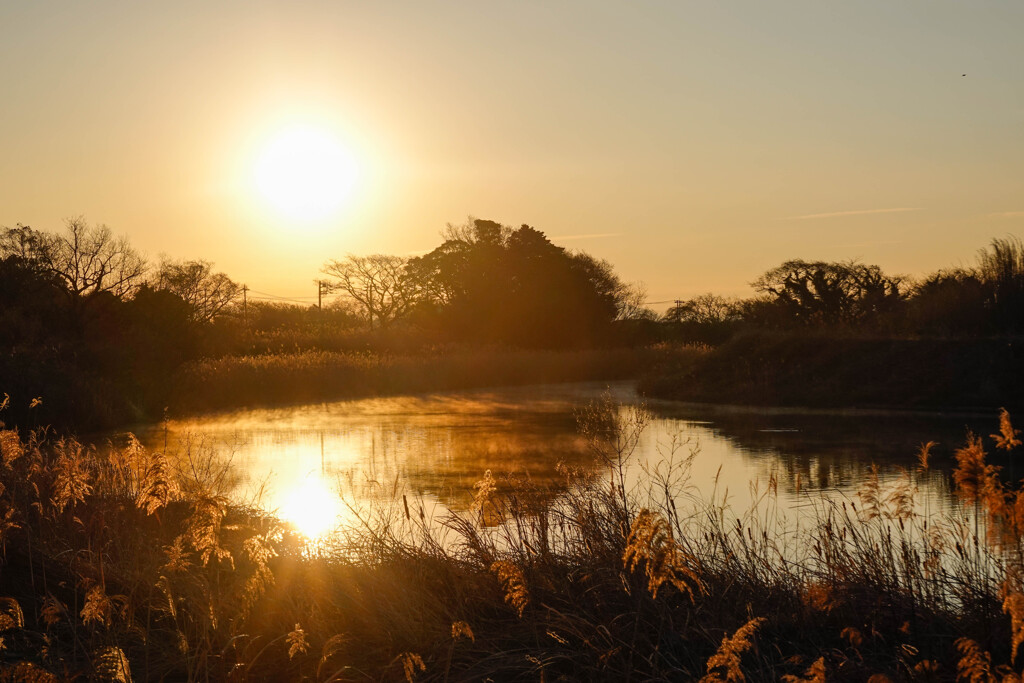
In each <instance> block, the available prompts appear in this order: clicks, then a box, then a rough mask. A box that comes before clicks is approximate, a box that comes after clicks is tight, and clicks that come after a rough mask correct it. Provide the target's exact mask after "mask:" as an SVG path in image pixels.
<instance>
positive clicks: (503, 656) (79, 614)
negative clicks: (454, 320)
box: [0, 401, 1024, 681]
mask: <svg viewBox="0 0 1024 683" xmlns="http://www.w3.org/2000/svg"><path fill="white" fill-rule="evenodd" d="M646 420H647V416H646V414H645V412H644V411H643V409H629V410H626V409H622V408H620V407H618V406H615V405H614V404H613V403H611V402H610V401H606V402H603V403H601V404H597V405H594V406H592V407H591V408H590V409H589V410H588V411H586V412H585V413H584V414H583V415H581V420H580V421H581V424H582V425H583V426H584V428H585V429H584V432H585V434H584V435H585V436H586V438H587V440H588V443H590V444H591V447H592V449H593V452H594V456H595V458H596V459H597V461H598V462H599V463H602V464H603V467H598V468H596V469H587V470H574V469H572V468H568V467H562V468H561V473H562V476H563V477H564V487H563V488H562V489H561V492H560V493H559V494H558V495H557V496H556V502H555V503H554V504H551V503H550V500H551V499H552V496H551V492H550V491H545V490H542V489H541V488H540V487H539V486H538V485H536V484H535V483H533V482H532V481H531V480H530V479H529V477H528V476H525V475H516V476H503V475H499V476H494V475H491V476H489V477H484V478H483V479H482V483H481V485H480V486H479V487H478V488H477V496H476V499H475V501H474V504H473V505H472V506H471V507H469V508H468V509H466V510H463V511H454V512H451V513H446V514H445V515H444V516H441V517H432V513H431V512H430V508H429V507H428V506H427V505H426V504H425V502H423V501H421V500H418V499H416V498H415V497H410V496H409V495H403V492H401V491H400V490H397V489H396V490H393V491H392V492H391V495H389V496H387V497H384V498H382V499H380V500H378V501H376V502H374V503H372V504H367V505H366V506H359V507H357V506H355V505H353V506H352V509H351V510H350V514H349V515H348V516H347V519H348V520H349V521H348V522H347V523H346V526H345V527H344V528H343V529H341V530H340V533H338V534H337V535H335V536H333V537H332V539H331V540H330V541H329V542H325V543H323V544H321V545H318V546H316V547H315V548H311V547H309V546H307V545H306V544H305V543H304V542H303V541H302V539H301V538H300V537H298V536H297V535H296V534H294V533H293V532H291V531H289V530H288V529H287V528H286V527H284V526H282V525H281V524H280V523H279V522H278V521H277V520H275V519H273V518H271V517H269V516H268V515H266V514H265V513H262V512H261V511H260V510H259V509H257V508H255V507H253V506H247V505H242V504H239V503H238V502H237V501H234V500H232V499H231V497H230V496H229V495H228V490H229V488H230V479H229V476H228V473H227V470H226V467H227V466H226V465H225V464H224V463H220V462H218V461H217V460H216V459H215V458H214V457H213V455H212V454H211V453H210V452H209V451H208V450H206V449H204V448H203V447H202V445H201V444H196V443H193V444H190V445H189V446H188V447H187V448H186V450H185V451H184V452H182V453H180V454H177V455H176V456H175V457H171V454H163V453H159V452H151V451H147V450H146V449H143V448H142V447H141V446H139V444H138V443H137V442H136V441H134V440H133V439H128V440H126V441H125V442H124V443H121V444H117V445H116V446H115V447H113V448H110V449H94V448H91V447H88V446H86V445H84V444H81V443H80V442H78V441H76V440H74V439H71V438H67V437H63V438H59V437H57V436H56V435H54V434H52V433H50V432H49V431H47V430H37V431H35V432H31V433H28V434H20V433H17V432H15V431H13V430H0V553H2V555H0V557H2V560H0V587H2V588H0V592H2V593H3V595H0V598H2V599H0V638H2V639H3V640H2V641H0V667H2V668H0V675H2V676H4V677H6V678H12V679H17V678H15V677H18V676H21V677H22V678H25V679H28V680H57V679H58V678H69V677H75V676H79V677H89V678H91V679H93V680H136V681H140V680H189V681H209V680H235V681H249V680H252V681H256V680H316V681H338V680H366V679H371V680H378V679H383V680H485V679H488V678H490V679H492V680H513V679H542V680H616V681H617V680H698V679H702V680H705V681H744V680H751V681H754V680H757V681H760V680H780V679H784V680H788V681H824V680H838V681H865V680H874V681H884V680H891V681H896V680H1001V681H1008V680H1019V673H1020V671H1021V667H1022V665H1024V662H1021V661H1020V649H1021V645H1022V644H1024V552H1022V549H1024V545H1022V541H1021V539H1022V530H1024V525H1022V521H1024V514H1022V513H1021V511H1022V510H1024V496H1022V495H1021V494H1020V491H1019V489H1018V488H1017V487H1016V485H1015V482H1007V481H1004V480H1003V479H1001V478H1000V471H999V469H998V468H997V467H995V466H993V465H992V464H991V463H989V462H988V456H989V454H988V453H987V452H986V446H987V445H988V444H993V446H994V447H995V448H997V449H1000V450H1003V451H1006V452H1008V453H1010V454H1011V455H1012V454H1015V453H1017V452H1018V451H1019V449H1020V446H1021V444H1020V439H1019V438H1018V432H1017V430H1015V429H1014V428H1013V425H1012V422H1011V418H1010V416H1009V415H1008V414H1006V413H1003V414H1002V415H1001V417H1000V422H999V428H998V431H996V432H995V433H994V434H993V436H992V437H988V438H987V439H986V438H983V437H969V438H968V439H967V442H966V444H965V445H964V447H963V448H962V449H961V450H960V452H958V463H957V468H956V470H955V472H954V476H953V480H954V484H955V490H956V492H957V495H958V496H959V498H960V500H961V501H962V503H961V507H960V508H959V511H958V512H956V513H933V512H931V511H930V510H929V509H928V506H927V505H926V504H925V501H922V500H921V499H920V494H919V492H918V490H917V486H918V483H919V481H920V477H922V476H926V475H927V474H928V472H927V468H929V467H931V466H932V464H931V463H930V462H929V458H928V456H929V453H930V447H929V446H927V445H925V446H924V447H922V453H921V469H920V470H919V471H915V472H906V473H904V474H903V475H902V476H900V477H897V478H895V479H893V478H887V477H883V476H881V475H880V474H879V473H878V471H877V470H874V471H872V473H871V474H870V475H869V476H868V478H867V479H866V480H865V482H863V485H862V487H861V490H860V492H859V494H858V495H857V496H856V497H853V498H850V499H847V500H845V501H840V502H829V501H827V500H824V499H812V498H810V497H809V496H808V494H806V492H804V493H801V494H800V495H803V496H805V497H807V500H806V505H807V506H808V508H807V509H811V510H813V514H806V515H805V516H803V517H801V518H800V519H799V521H798V524H796V525H794V524H792V521H793V520H791V519H790V520H787V519H785V518H784V517H785V515H784V512H783V511H782V510H780V501H779V496H780V494H779V489H780V487H783V488H784V487H786V486H787V485H790V486H792V485H793V484H794V482H780V481H778V480H777V479H774V478H773V479H771V480H769V482H768V483H767V486H762V487H757V488H756V489H755V490H754V493H755V498H756V500H757V501H758V502H757V505H756V506H755V507H754V509H752V510H751V511H750V512H747V513H744V514H735V513H733V512H732V511H731V509H730V508H729V506H728V504H727V502H726V501H725V499H724V496H723V495H722V494H721V493H720V492H717V491H715V492H710V493H709V492H696V491H693V489H692V488H689V487H688V485H687V478H686V477H687V472H688V465H689V463H690V462H691V461H692V458H694V457H699V455H697V449H696V448H695V446H694V445H693V444H688V443H686V442H682V441H677V442H675V443H671V444H667V445H666V448H665V453H664V461H663V462H662V463H659V464H658V465H657V466H654V467H651V468H649V469H648V470H647V471H646V472H645V473H644V474H643V476H640V477H633V476H632V473H630V472H629V470H630V468H633V467H636V466H635V465H634V464H633V463H632V462H631V459H630V454H631V450H632V449H633V448H635V446H636V443H637V440H638V438H639V434H640V433H641V432H642V430H643V427H644V425H645V424H646ZM634 482H639V483H634ZM32 677H35V678H34V679H33V678H32Z"/></svg>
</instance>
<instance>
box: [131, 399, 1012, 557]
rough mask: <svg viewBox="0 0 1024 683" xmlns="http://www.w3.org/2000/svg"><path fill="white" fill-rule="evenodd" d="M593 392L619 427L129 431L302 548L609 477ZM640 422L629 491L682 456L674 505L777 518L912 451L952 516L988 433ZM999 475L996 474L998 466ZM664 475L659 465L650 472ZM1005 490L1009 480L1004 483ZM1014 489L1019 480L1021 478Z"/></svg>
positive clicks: (349, 415)
mask: <svg viewBox="0 0 1024 683" xmlns="http://www.w3.org/2000/svg"><path fill="white" fill-rule="evenodd" d="M605 390H610V391H611V393H612V396H613V397H614V398H615V400H617V401H618V402H619V403H621V404H622V408H621V411H622V412H623V413H624V414H625V413H627V412H628V411H629V408H630V406H635V405H637V404H639V403H640V402H641V399H640V398H639V397H638V396H637V395H636V393H635V391H634V389H633V386H632V385H631V384H628V383H620V384H614V385H612V386H611V387H607V385H604V384H571V385H543V386H530V387H516V388H502V389H493V390H482V391H471V392H459V393H446V394H431V395H422V396H411V397H392V398H376V399H365V400H358V401H340V402H335V403H323V404H313V405H305V406H298V407H289V408H272V409H253V410H242V411H237V412H231V413H223V414H217V415H213V416H206V417H197V418H189V419H184V420H175V421H171V422H169V423H168V424H166V425H161V426H153V427H147V428H145V429H142V430H139V433H138V436H139V439H140V440H141V441H142V443H143V444H144V445H146V446H147V447H149V448H152V449H157V450H165V451H166V452H169V453H177V454H178V456H179V457H186V454H188V453H191V456H192V457H193V458H195V459H199V460H202V459H203V458H206V457H211V456H212V457H215V458H216V459H218V460H223V461H227V462H229V471H230V473H231V477H232V480H231V486H232V490H233V493H234V495H235V496H237V497H238V498H240V499H246V500H251V501H255V502H257V503H258V504H259V505H261V506H263V507H265V508H267V509H268V510H273V511H276V512H277V513H278V514H279V515H281V516H282V517H284V518H285V519H287V520H289V521H290V522H292V523H294V524H295V525H297V526H298V527H299V528H300V529H302V530H303V531H305V532H306V533H307V534H308V535H310V536H313V537H315V536H317V535H318V534H322V533H324V532H325V531H326V530H328V529H329V528H332V527H333V526H334V524H335V523H336V522H337V521H338V519H339V516H341V517H343V516H344V515H345V514H346V510H347V509H349V506H350V505H352V504H355V505H358V504H360V503H363V502H365V501H367V500H370V499H372V498H374V497H377V496H384V497H392V496H394V495H395V494H396V493H397V494H398V497H399V498H400V497H401V495H402V494H406V495H407V496H409V497H410V498H411V499H413V500H415V501H416V504H417V505H420V504H422V505H424V506H425V507H426V508H428V509H429V510H430V511H431V514H435V515H436V514H437V513H438V511H443V510H444V509H446V508H447V509H455V510H463V509H465V508H467V507H468V506H469V504H470V502H471V501H472V498H473V493H474V489H473V484H474V483H476V482H477V481H479V480H480V479H481V477H482V476H483V475H484V473H485V471H487V470H491V472H492V473H493V474H494V476H495V477H496V478H497V479H498V480H499V482H500V481H501V480H502V475H504V474H506V473H517V474H519V475H525V474H528V476H529V477H530V479H531V480H532V482H533V483H534V484H537V485H539V486H541V487H546V488H547V489H548V490H549V492H550V495H551V496H552V498H554V497H557V495H558V493H559V491H560V487H562V486H564V478H563V477H562V476H561V475H560V474H559V473H558V471H557V469H556V466H557V464H558V463H559V462H564V463H566V464H568V465H573V466H578V467H582V468H587V469H591V470H594V471H600V470H602V469H606V468H607V465H606V464H605V463H603V462H601V461H600V460H596V459H595V457H594V453H593V450H592V449H591V448H590V447H589V446H588V443H587V441H586V440H585V439H583V438H581V437H580V436H579V434H578V432H577V426H576V412H577V411H578V410H580V409H581V408H583V407H585V406H586V405H587V404H588V403H590V402H593V401H596V400H598V399H600V397H601V394H602V392H603V391H605ZM647 407H648V409H649V410H650V411H651V413H652V415H653V419H652V420H651V422H650V424H649V425H648V427H647V428H646V430H645V431H644V433H643V435H642V438H641V440H640V443H639V445H638V447H637V449H636V451H635V452H634V453H633V454H632V455H631V457H630V459H629V461H628V463H627V464H628V467H629V481H630V485H631V486H637V487H642V486H644V483H643V482H645V481H646V480H647V479H646V475H645V470H647V471H650V470H651V469H653V468H655V467H657V466H658V463H664V462H665V461H666V459H667V458H669V457H672V454H673V451H674V453H675V456H674V457H675V459H676V461H680V460H682V459H683V458H684V457H686V456H688V455H690V454H691V453H696V455H695V457H694V458H693V460H692V464H691V466H690V470H689V476H688V478H687V480H686V482H685V486H684V485H683V484H682V483H679V484H677V485H678V486H679V487H680V490H679V491H678V493H679V494H683V493H685V494H686V495H687V496H689V497H691V498H703V499H711V498H713V499H714V500H715V501H717V502H719V503H722V502H726V503H727V504H728V506H729V508H730V510H731V511H732V513H734V514H743V513H744V512H745V511H746V510H747V509H748V508H750V506H751V501H752V500H754V499H755V498H757V497H758V496H759V495H760V494H761V493H763V492H764V491H765V490H766V488H767V487H768V486H769V482H772V481H774V482H775V483H776V485H777V486H776V488H777V491H778V501H779V507H781V508H782V509H784V510H798V509H800V508H802V507H806V506H807V505H808V503H809V501H810V500H812V499H815V498H816V499H818V500H820V499H821V497H822V496H826V497H829V498H832V499H842V498H853V499H854V500H856V499H855V494H856V491H857V489H858V488H859V486H860V484H861V482H862V481H863V478H864V476H865V474H866V472H867V471H868V468H869V467H870V466H871V464H872V463H875V464H877V465H878V467H879V472H880V475H881V478H882V481H883V483H887V484H891V483H892V482H894V481H895V480H896V479H897V478H898V477H899V476H901V470H902V469H906V470H910V471H912V470H913V469H914V467H915V466H916V464H917V461H916V453H917V450H918V447H919V445H920V444H921V443H922V442H925V441H937V442H939V445H938V446H937V447H936V448H935V449H934V453H935V455H934V458H933V467H934V469H933V470H932V471H931V472H930V473H927V474H926V475H924V476H915V478H914V480H915V483H916V485H917V487H918V489H919V492H920V494H921V495H920V496H919V500H921V501H927V504H928V505H930V506H931V508H932V510H936V509H944V508H950V509H951V508H952V506H955V504H956V503H955V501H954V499H953V497H952V496H951V493H950V484H949V473H948V471H949V465H950V463H951V462H952V453H953V450H954V449H955V448H956V447H958V446H959V445H962V443H963V442H964V436H965V434H966V431H967V430H968V429H973V430H974V431H975V432H977V433H979V434H989V433H991V432H993V431H996V428H997V427H998V419H997V416H996V415H991V416H988V415H943V414H902V413H900V414H898V413H882V412H876V413H865V412H848V413H823V412H814V411H807V410H764V409H761V410H755V409H739V408H723V407H714V406H701V405H693V404H681V403H675V402H663V401H650V402H648V403H647ZM997 464H998V463H997ZM662 467H664V465H662ZM1007 474H1009V470H1008V469H1007ZM1021 474H1024V472H1021Z"/></svg>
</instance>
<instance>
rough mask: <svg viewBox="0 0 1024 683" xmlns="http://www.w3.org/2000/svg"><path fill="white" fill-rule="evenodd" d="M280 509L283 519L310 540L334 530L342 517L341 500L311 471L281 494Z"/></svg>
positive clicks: (315, 539) (319, 537)
mask: <svg viewBox="0 0 1024 683" xmlns="http://www.w3.org/2000/svg"><path fill="white" fill-rule="evenodd" d="M281 497H282V499H283V502H282V504H281V506H280V508H279V514H280V516H281V518H282V519H284V520H285V521H286V522H289V523H290V524H292V525H293V526H294V527H295V528H296V529H297V530H298V531H299V532H300V533H302V535H304V536H305V537H306V538H307V539H309V540H310V541H317V540H320V539H321V538H323V537H324V536H326V535H327V534H329V533H330V532H331V531H333V530H334V529H335V528H336V527H337V525H338V522H339V518H340V516H341V500H340V499H339V498H338V494H337V493H336V492H335V491H333V490H332V488H331V486H330V484H328V482H327V481H325V480H324V479H323V478H322V477H321V476H320V475H319V474H317V473H316V472H310V473H309V474H307V475H306V476H305V477H304V478H302V479H299V480H298V481H296V482H295V485H294V486H293V487H291V488H290V489H289V490H287V491H282V496H281Z"/></svg>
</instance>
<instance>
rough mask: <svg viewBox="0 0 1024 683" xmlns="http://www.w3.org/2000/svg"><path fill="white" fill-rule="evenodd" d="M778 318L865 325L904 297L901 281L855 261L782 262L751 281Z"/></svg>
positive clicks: (821, 323) (790, 320)
mask: <svg viewBox="0 0 1024 683" xmlns="http://www.w3.org/2000/svg"><path fill="white" fill-rule="evenodd" d="M751 285H752V286H753V288H754V289H755V290H757V291H758V292H760V293H762V294H764V295H765V296H766V299H765V301H766V302H767V303H769V304H771V306H772V307H773V308H774V309H775V312H776V313H778V314H779V316H778V319H779V320H781V321H784V322H788V323H790V324H799V325H841V324H855V323H864V322H868V321H872V320H875V319H877V318H878V317H879V316H881V315H883V314H888V313H891V312H892V311H893V310H895V308H896V307H897V306H899V305H900V304H901V302H902V301H903V300H904V298H905V294H904V292H903V291H902V290H901V286H902V279H901V278H898V277H890V276H888V275H886V274H885V273H883V272H882V270H881V269H880V268H879V267H878V266H872V265H865V264H862V263H857V262H855V261H849V262H826V261H801V260H794V261H786V262H785V263H783V264H782V265H781V266H778V267H776V268H773V269H771V270H769V271H768V272H766V273H765V274H764V275H762V276H761V277H760V278H758V279H757V280H756V281H754V282H753V283H751Z"/></svg>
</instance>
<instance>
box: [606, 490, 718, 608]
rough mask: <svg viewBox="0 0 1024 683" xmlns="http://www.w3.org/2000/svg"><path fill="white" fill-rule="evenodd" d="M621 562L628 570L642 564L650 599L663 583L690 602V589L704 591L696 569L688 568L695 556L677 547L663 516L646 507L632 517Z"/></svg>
mask: <svg viewBox="0 0 1024 683" xmlns="http://www.w3.org/2000/svg"><path fill="white" fill-rule="evenodd" d="M622 563H623V565H624V566H625V568H626V569H628V570H629V571H631V572H632V571H636V569H637V567H638V566H639V565H641V564H643V568H644V574H645V576H646V577H647V590H648V591H650V593H651V597H653V598H657V597H658V590H659V589H660V588H661V587H662V586H663V585H664V584H665V583H670V584H672V585H673V586H675V587H676V589H677V590H678V591H679V592H680V593H684V594H686V595H688V596H689V597H690V600H691V601H693V600H694V588H696V589H697V590H698V591H703V590H704V586H703V583H702V582H701V580H700V577H699V576H698V574H697V571H696V570H695V569H694V568H693V567H691V565H695V564H696V561H695V558H692V557H690V556H689V555H687V554H686V553H684V552H683V550H682V548H680V547H679V544H678V543H676V541H675V539H674V538H673V537H672V529H671V527H670V526H669V524H668V522H667V521H666V520H665V518H664V517H662V516H661V515H660V514H658V513H656V512H652V511H651V510H648V509H646V508H644V509H643V510H641V511H640V513H639V514H637V516H636V519H634V520H633V524H632V526H631V527H630V530H629V537H628V538H627V540H626V549H625V552H624V553H623V555H622Z"/></svg>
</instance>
